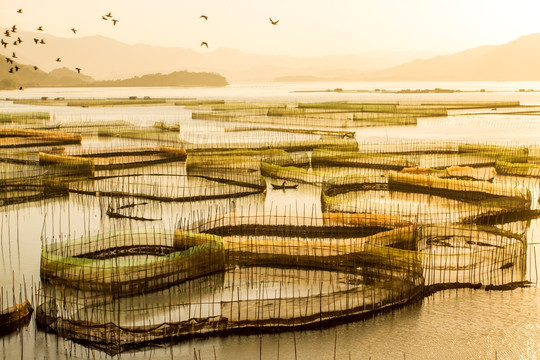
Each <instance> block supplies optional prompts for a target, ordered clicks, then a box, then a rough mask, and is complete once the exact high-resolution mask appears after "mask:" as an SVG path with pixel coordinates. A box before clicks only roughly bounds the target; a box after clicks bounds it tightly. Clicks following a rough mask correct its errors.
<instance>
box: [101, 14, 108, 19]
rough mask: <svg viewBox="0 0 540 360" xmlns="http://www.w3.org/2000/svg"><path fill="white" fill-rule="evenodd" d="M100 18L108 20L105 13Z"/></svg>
mask: <svg viewBox="0 0 540 360" xmlns="http://www.w3.org/2000/svg"><path fill="white" fill-rule="evenodd" d="M101 18H102V19H103V20H109V19H107V17H106V16H105V15H103V16H102V17H101Z"/></svg>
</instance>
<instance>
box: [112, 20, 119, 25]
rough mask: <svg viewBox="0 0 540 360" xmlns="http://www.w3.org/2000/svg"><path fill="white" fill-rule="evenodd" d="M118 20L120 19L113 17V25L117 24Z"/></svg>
mask: <svg viewBox="0 0 540 360" xmlns="http://www.w3.org/2000/svg"><path fill="white" fill-rule="evenodd" d="M118 21H120V20H117V19H112V22H113V25H116V23H117V22H118Z"/></svg>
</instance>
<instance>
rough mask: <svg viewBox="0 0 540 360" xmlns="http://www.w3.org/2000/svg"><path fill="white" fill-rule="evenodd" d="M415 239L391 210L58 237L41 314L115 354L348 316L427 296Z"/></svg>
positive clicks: (49, 257) (228, 219) (49, 323)
mask: <svg viewBox="0 0 540 360" xmlns="http://www.w3.org/2000/svg"><path fill="white" fill-rule="evenodd" d="M198 230H205V232H198ZM416 237H417V230H416V226H415V225H414V224H411V223H410V222H407V221H404V220H402V219H399V218H396V217H390V216H372V215H367V214H362V215H360V214H351V215H348V214H339V215H338V214H325V215H324V216H323V217H322V218H312V217H298V216H292V215H290V214H289V215H288V216H285V215H284V216H276V215H273V214H260V215H259V214H258V215H256V216H239V215H237V214H234V213H233V214H228V215H216V216H215V217H213V218H208V219H204V220H201V221H199V222H196V223H193V224H191V225H186V226H184V227H183V229H178V230H176V231H175V232H174V233H173V232H166V231H161V232H157V231H154V232H151V231H149V232H148V234H146V233H144V232H137V233H135V232H124V233H118V234H107V235H102V236H101V237H94V238H89V237H86V238H82V239H77V240H75V241H73V240H70V241H60V242H53V243H50V244H47V245H46V246H45V247H44V250H43V253H42V265H41V276H42V280H43V281H44V283H46V284H48V285H47V286H46V287H44V288H43V289H42V290H41V291H40V293H39V294H40V296H41V300H40V305H39V306H38V309H37V314H38V317H37V319H38V322H39V323H40V324H41V325H42V326H43V327H45V329H46V330H48V331H52V332H55V333H57V334H59V335H61V336H64V337H67V338H70V339H72V340H74V341H77V342H80V343H83V344H86V345H90V346H93V347H96V348H99V349H102V350H104V351H106V352H108V353H110V354H115V353H118V352H121V351H124V350H127V349H130V348H134V347H140V346H145V345H148V344H153V343H160V342H163V343H167V342H171V341H176V340H180V339H182V338H185V337H192V336H197V335H201V334H226V333H234V332H260V331H279V330H290V329H298V328H311V327H319V326H323V325H327V324H335V323H340V322H344V321H350V320H352V319H357V318H360V317H363V316H366V315H367V314H370V313H372V312H376V311H380V310H383V309H386V308H390V307H394V306H400V305H403V304H405V303H407V302H409V301H412V300H413V299H416V298H417V297H418V296H419V295H420V294H422V292H423V289H424V278H423V273H422V267H421V257H420V256H418V254H419V253H418V252H416V251H413V250H414V249H415V246H416ZM370 244H371V245H377V246H380V247H382V248H391V249H393V250H392V253H391V254H390V253H385V252H384V251H381V250H380V249H379V248H378V247H373V246H370ZM392 246H394V247H392Z"/></svg>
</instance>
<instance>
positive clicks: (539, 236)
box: [0, 83, 540, 360]
mask: <svg viewBox="0 0 540 360" xmlns="http://www.w3.org/2000/svg"><path fill="white" fill-rule="evenodd" d="M338 87H341V88H343V89H375V88H385V89H404V88H411V89H428V88H435V87H439V88H450V89H462V90H479V89H486V92H485V93H479V92H474V93H455V94H418V95H411V94H400V95H398V94H371V93H298V92H291V91H294V90H313V89H334V88H338ZM520 88H525V89H537V90H539V89H540V83H320V84H318V83H313V84H311V83H310V84H278V83H276V84H237V85H234V84H233V85H231V86H229V87H227V88H215V89H204V88H193V89H179V88H129V89H125V88H118V89H100V88H96V89H92V88H90V89H79V88H73V89H28V90H25V91H23V92H19V91H0V98H36V97H41V96H48V97H49V98H54V97H65V98H81V97H85V98H104V97H127V96H133V95H136V96H140V97H142V96H151V97H186V98H193V97H196V98H206V99H210V98H216V99H228V100H250V101H253V100H261V101H262V100H264V101H287V102H291V103H294V102H298V101H337V100H358V101H381V100H384V101H427V100H451V101H463V100H468V101H521V103H522V104H526V105H540V92H539V93H537V92H527V93H522V92H517V90H518V89H520ZM29 109H32V110H33V111H37V110H44V111H50V112H51V113H52V114H53V116H54V118H55V119H56V120H57V121H101V120H126V121H130V122H133V123H137V124H142V125H151V124H153V123H154V122H155V121H169V122H181V124H182V126H184V128H183V133H182V135H183V136H184V135H185V136H186V137H188V138H189V137H191V140H193V139H199V140H200V139H201V137H202V135H201V134H205V135H204V136H206V137H207V138H208V139H212V137H213V135H215V134H217V133H219V131H216V128H219V127H223V126H224V125H225V124H224V123H221V124H220V123H214V124H207V123H204V122H197V121H192V120H191V112H190V111H188V110H184V109H182V108H179V107H144V108H121V107H118V108H85V109H83V108H61V107H28V106H17V105H13V104H11V103H10V102H6V101H0V112H2V111H16V110H20V111H28V110H29ZM231 136H235V135H231ZM283 136H285V135H283ZM539 139H540V115H497V114H482V115H474V116H470V115H454V116H449V117H448V118H443V119H425V120H421V121H419V123H418V126H416V127H377V128H363V129H358V130H357V140H358V141H359V142H361V143H363V142H365V143H377V144H378V143H396V142H407V141H412V142H418V141H428V142H433V141H435V142H437V141H477V142H496V143H512V144H516V143H522V144H528V145H530V144H538V141H539ZM236 140H237V139H236V138H234V137H233V138H232V139H231V141H236ZM103 144H104V143H103V142H101V141H99V142H91V141H88V142H84V143H83V146H96V145H99V146H103ZM509 180H510V181H511V182H513V183H515V184H517V185H520V184H521V185H525V186H528V187H529V188H531V191H532V193H533V199H536V198H537V197H538V194H539V189H540V186H539V183H538V181H532V182H526V181H525V182H524V181H523V180H522V179H509ZM319 191H320V190H319V189H318V188H317V187H315V186H311V185H305V186H302V187H301V188H300V189H299V191H297V192H287V193H284V192H282V191H269V192H268V193H267V194H266V196H264V197H261V196H253V197H247V198H242V199H239V200H237V201H238V202H237V204H236V205H235V206H236V207H237V209H245V208H247V207H249V206H252V207H255V206H257V207H260V208H264V209H267V210H268V209H274V208H278V209H281V210H283V209H286V208H289V209H290V208H291V207H292V208H293V209H299V212H300V213H302V212H305V213H307V214H312V213H314V214H319V213H320V198H319V196H320V192H319ZM107 202H108V199H106V198H95V197H90V198H89V197H84V196H78V195H71V196H70V198H69V200H68V199H66V198H61V199H57V200H53V199H51V200H46V201H43V202H38V203H30V204H25V205H21V206H19V207H18V208H7V207H4V208H0V216H1V219H0V233H1V235H2V237H1V239H2V241H1V261H0V273H1V274H0V285H1V286H2V291H3V293H4V294H5V293H6V291H7V290H6V289H8V290H9V292H10V293H11V289H12V288H13V287H14V288H15V289H18V288H19V286H21V285H22V284H23V283H26V284H27V291H28V292H30V291H31V286H34V285H35V284H37V283H38V279H39V258H40V248H41V240H40V237H41V236H42V234H43V235H45V236H53V235H54V236H55V237H62V236H65V235H66V234H71V235H72V236H81V235H83V232H84V231H86V230H85V229H91V230H92V231H94V232H95V231H98V230H101V231H103V230H104V229H107V228H110V227H114V226H115V225H113V224H112V222H111V221H110V220H109V219H108V218H107V217H102V216H101V213H100V211H101V209H102V208H103V206H104V204H106V203H107ZM162 206H163V209H160V212H161V213H162V214H165V216H163V220H162V221H161V222H159V223H155V226H156V227H165V228H169V229H170V228H172V227H173V226H174V224H175V223H176V221H178V220H179V218H181V217H183V216H186V215H185V214H188V213H191V212H197V211H202V212H204V211H205V210H206V209H208V208H209V207H219V208H223V209H227V208H228V207H230V206H231V205H230V203H229V202H227V201H226V200H223V201H210V202H204V203H189V204H167V205H162ZM536 206H537V205H536ZM293 211H294V210H293ZM539 223H540V222H539V220H534V221H531V223H530V224H529V226H528V227H526V230H525V231H526V232H527V236H528V239H529V242H531V243H532V244H531V245H529V247H528V251H529V253H528V263H527V269H528V271H529V273H528V274H527V278H528V279H530V280H532V281H533V282H537V271H538V269H537V267H536V264H538V263H540V247H539V246H538V244H539V243H540V226H539ZM143 226H148V225H147V224H144V225H143ZM30 284H33V285H30ZM18 293H19V291H18V290H17V291H16V294H17V296H18ZM336 334H337V335H336ZM336 339H337V342H336V343H335V341H336ZM1 341H2V346H1V349H0V358H3V359H18V358H20V359H67V358H74V359H88V358H96V359H106V358H109V357H108V356H107V355H105V354H104V353H102V352H99V351H95V350H89V349H87V348H84V347H82V346H79V345H74V344H73V343H72V342H70V341H67V340H64V339H63V338H58V337H56V336H55V335H51V334H44V333H43V332H41V331H37V330H36V329H35V327H34V323H33V322H32V323H31V324H30V325H29V326H28V327H27V328H25V329H24V330H22V331H21V332H20V333H15V334H11V335H8V336H4V337H2V339H1ZM295 343H296V346H295ZM334 345H336V355H337V356H336V357H337V358H338V359H348V358H349V357H350V358H351V359H369V358H370V357H371V359H374V360H375V359H403V358H406V359H495V358H498V359H536V358H539V354H540V293H539V292H538V289H537V288H536V287H532V288H525V289H518V290H515V291H505V292H494V291H492V292H486V291H484V290H457V291H456V290H454V291H444V292H440V293H437V294H435V295H433V296H431V297H428V298H425V299H423V300H422V301H420V302H418V303H415V304H413V305H410V306H407V307H405V308H402V309H400V310H398V311H394V312H390V313H384V314H381V315H377V316H375V317H373V318H370V319H368V320H365V321H359V322H354V323H350V324H346V325H340V326H336V327H332V328H327V329H323V330H316V331H301V332H295V333H282V334H279V335H271V334H264V335H262V336H229V337H213V338H204V339H194V340H189V341H186V342H183V343H181V344H175V345H172V346H166V347H164V348H153V349H146V350H140V351H137V352H127V353H123V354H121V355H120V356H119V357H120V358H126V359H128V358H145V359H148V358H153V359H170V358H175V359H176V358H179V359H184V358H185V359H193V358H194V349H195V351H196V352H197V354H198V353H199V351H200V358H202V359H213V358H214V352H215V354H216V358H217V359H237V360H241V359H257V358H259V357H261V358H263V359H278V358H279V359H294V358H295V355H296V356H297V358H298V359H332V358H333V357H334Z"/></svg>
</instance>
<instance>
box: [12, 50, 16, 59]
mask: <svg viewBox="0 0 540 360" xmlns="http://www.w3.org/2000/svg"><path fill="white" fill-rule="evenodd" d="M11 57H12V58H14V59H15V58H17V55H15V51H14V52H13V55H12V56H11Z"/></svg>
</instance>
